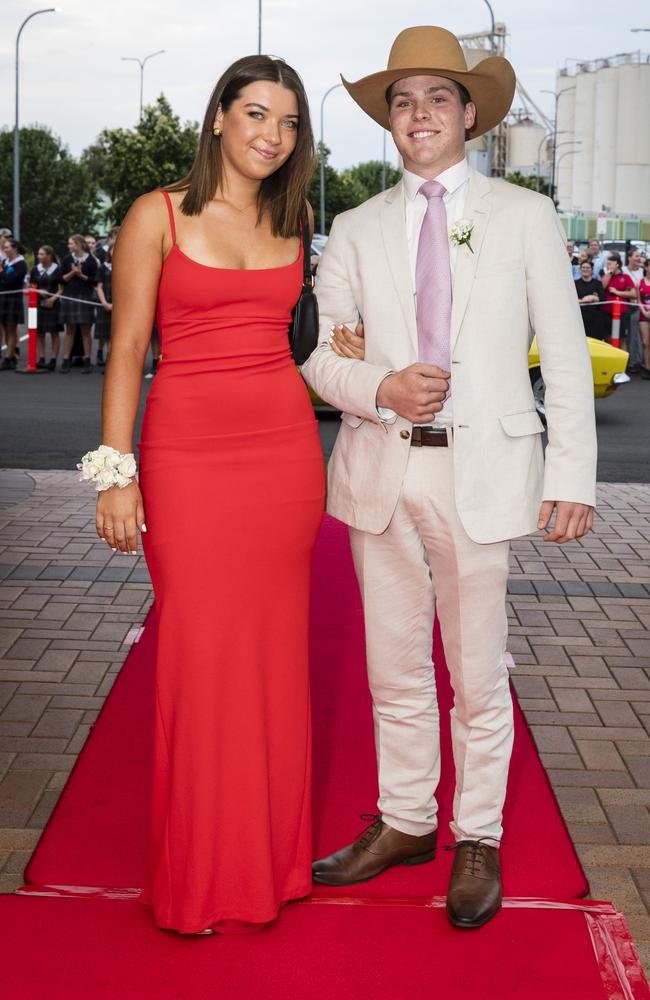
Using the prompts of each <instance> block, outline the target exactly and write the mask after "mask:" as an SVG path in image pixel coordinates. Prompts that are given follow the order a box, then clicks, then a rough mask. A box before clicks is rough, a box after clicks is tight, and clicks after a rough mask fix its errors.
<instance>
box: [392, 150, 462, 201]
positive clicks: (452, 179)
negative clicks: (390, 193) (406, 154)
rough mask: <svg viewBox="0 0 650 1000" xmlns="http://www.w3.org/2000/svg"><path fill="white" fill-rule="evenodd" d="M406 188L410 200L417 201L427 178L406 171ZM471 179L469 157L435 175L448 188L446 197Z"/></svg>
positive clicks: (435, 178)
mask: <svg viewBox="0 0 650 1000" xmlns="http://www.w3.org/2000/svg"><path fill="white" fill-rule="evenodd" d="M403 176H404V190H405V192H406V197H407V198H409V199H410V201H415V198H416V195H417V193H418V191H419V190H420V188H421V187H422V185H423V184H424V182H425V180H426V178H425V177H418V175H417V174H413V173H411V171H410V170H405V171H404V175H403ZM468 179H469V163H468V162H467V157H463V159H462V160H461V161H460V162H459V163H454V165H453V167H447V169H446V170H443V171H442V173H441V174H438V176H437V177H434V178H433V180H436V181H438V182H439V183H440V184H442V185H443V186H444V187H446V188H447V194H446V195H445V197H448V196H449V195H452V194H454V192H455V191H457V190H458V188H459V187H461V186H462V185H463V184H464V183H465V181H467V180H468Z"/></svg>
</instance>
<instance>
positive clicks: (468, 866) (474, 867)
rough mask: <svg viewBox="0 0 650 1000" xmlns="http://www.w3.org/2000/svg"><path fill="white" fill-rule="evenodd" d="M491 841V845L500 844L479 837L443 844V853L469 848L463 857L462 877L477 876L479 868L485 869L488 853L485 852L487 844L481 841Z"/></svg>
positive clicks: (490, 838) (493, 840)
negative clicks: (464, 847) (463, 847)
mask: <svg viewBox="0 0 650 1000" xmlns="http://www.w3.org/2000/svg"><path fill="white" fill-rule="evenodd" d="M485 840H491V841H492V842H493V843H496V844H498V843H500V841H498V840H495V838H494V837H479V839H478V840H469V841H468V840H459V841H458V843H456V844H445V847H444V850H445V851H455V850H457V849H458V848H459V847H461V846H469V850H468V852H467V855H466V856H465V867H464V869H463V875H478V874H480V871H481V868H482V867H486V862H487V859H488V853H487V851H486V847H487V846H488V845H487V844H484V843H483V841H485Z"/></svg>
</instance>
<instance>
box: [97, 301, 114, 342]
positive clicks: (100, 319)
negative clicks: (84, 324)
mask: <svg viewBox="0 0 650 1000" xmlns="http://www.w3.org/2000/svg"><path fill="white" fill-rule="evenodd" d="M112 318H113V313H112V312H107V311H106V309H104V308H103V307H102V306H97V319H96V321H95V334H94V336H95V340H99V339H100V338H101V339H102V340H110V339H111V320H112Z"/></svg>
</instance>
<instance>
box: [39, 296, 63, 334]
mask: <svg viewBox="0 0 650 1000" xmlns="http://www.w3.org/2000/svg"><path fill="white" fill-rule="evenodd" d="M60 330H61V306H60V303H58V302H56V303H55V304H54V305H53V306H52V308H51V309H44V308H43V306H39V307H38V332H39V333H59V331H60Z"/></svg>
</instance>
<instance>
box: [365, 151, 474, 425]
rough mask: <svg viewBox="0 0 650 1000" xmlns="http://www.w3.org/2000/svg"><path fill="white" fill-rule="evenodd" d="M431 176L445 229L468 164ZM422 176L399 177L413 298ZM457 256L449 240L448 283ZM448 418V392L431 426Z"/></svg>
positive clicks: (461, 198)
mask: <svg viewBox="0 0 650 1000" xmlns="http://www.w3.org/2000/svg"><path fill="white" fill-rule="evenodd" d="M432 179H433V180H436V181H438V183H439V184H442V185H443V187H445V188H446V189H447V191H446V194H444V195H443V196H442V201H443V204H444V206H445V210H446V212H447V230H449V229H450V228H451V226H453V224H454V222H458V220H459V219H462V217H463V212H464V211H465V199H466V196H467V183H468V181H469V164H468V162H467V159H465V158H463V159H462V160H461V161H460V162H459V163H455V164H454V165H453V167H448V168H447V169H446V170H443V171H442V173H441V174H438V176H437V177H434V178H432ZM426 180H427V178H426V177H418V175H417V174H413V173H411V171H410V170H405V171H404V175H403V181H404V209H405V223H406V241H407V244H408V251H409V264H410V269H411V282H412V285H413V297H414V298H415V267H416V262H417V256H418V243H419V241H420V230H421V229H422V223H423V221H424V216H425V214H426V211H427V205H428V202H427V199H426V198H425V196H424V195H423V194H420V188H421V187H422V185H423V184H424V183H425V181H426ZM457 256H458V247H457V246H456V245H455V244H453V243H451V242H450V244H449V264H450V267H451V280H452V287H453V280H454V269H455V266H456V257H457ZM416 305H417V303H416ZM449 336H450V337H451V329H450V331H449ZM377 412H378V413H379V415H380V417H381V418H382V419H383V420H391V419H393V418H394V417H395V413H394V412H393V411H392V410H389V409H387V408H386V407H382V406H380V407H378V408H377ZM452 422H453V420H452V400H451V396H450V397H449V399H447V400H446V401H445V404H444V406H443V408H442V410H441V411H440V413H436V418H435V421H434V426H435V427H451V426H452Z"/></svg>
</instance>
